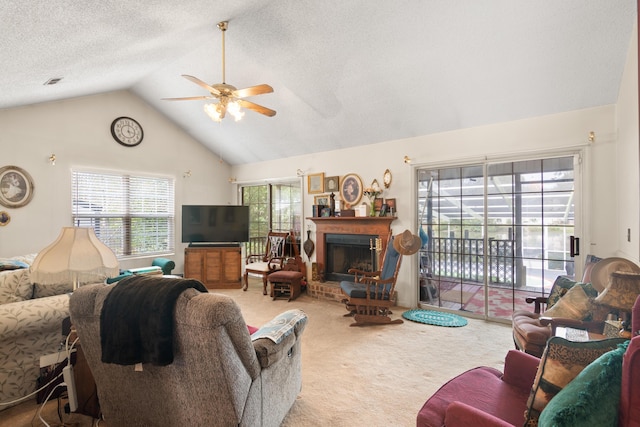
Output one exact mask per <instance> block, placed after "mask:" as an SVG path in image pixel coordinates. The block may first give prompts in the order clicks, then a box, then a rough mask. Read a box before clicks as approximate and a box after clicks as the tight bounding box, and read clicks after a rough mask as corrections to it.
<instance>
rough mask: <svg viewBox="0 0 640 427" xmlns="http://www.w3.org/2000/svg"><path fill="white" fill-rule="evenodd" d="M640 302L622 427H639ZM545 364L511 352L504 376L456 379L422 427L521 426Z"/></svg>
mask: <svg viewBox="0 0 640 427" xmlns="http://www.w3.org/2000/svg"><path fill="white" fill-rule="evenodd" d="M639 332H640V296H638V297H637V299H636V302H635V304H634V306H633V314H632V333H633V337H632V339H631V343H630V344H629V347H628V349H627V351H626V352H625V354H624V358H623V362H622V387H621V392H620V406H619V410H618V414H619V424H618V425H619V426H621V427H632V426H633V427H640V334H639ZM539 361H540V359H538V358H537V357H535V356H532V355H530V354H527V353H524V352H521V351H518V350H510V351H509V352H508V353H507V357H506V359H505V364H504V373H502V372H500V371H499V370H497V369H494V368H489V367H479V368H474V369H471V370H469V371H467V372H464V373H462V374H460V375H458V376H457V377H455V378H453V379H452V380H450V381H449V382H447V383H446V384H445V385H443V386H442V387H440V389H439V390H438V391H437V392H436V393H435V394H434V395H433V396H431V397H430V398H429V400H427V401H426V403H425V404H424V406H423V407H422V409H420V412H418V416H417V423H416V425H417V426H418V427H441V426H449V427H456V426H460V427H463V426H464V427H467V426H474V427H475V426H480V427H484V426H521V425H522V424H523V423H524V413H525V409H526V407H527V399H528V397H529V393H530V391H531V386H532V385H533V381H534V379H535V375H536V370H537V367H538V363H539Z"/></svg>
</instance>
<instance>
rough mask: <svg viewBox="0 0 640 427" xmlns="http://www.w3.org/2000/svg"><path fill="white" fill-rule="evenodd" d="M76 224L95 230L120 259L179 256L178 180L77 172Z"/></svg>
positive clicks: (74, 175)
mask: <svg viewBox="0 0 640 427" xmlns="http://www.w3.org/2000/svg"><path fill="white" fill-rule="evenodd" d="M153 190H155V192H154V191H153ZM79 200H80V201H81V202H79ZM71 220H72V223H73V225H74V226H91V227H93V228H94V231H95V233H96V236H97V237H98V238H99V239H100V240H101V241H102V242H103V243H105V244H106V245H107V246H109V247H110V248H111V250H113V251H114V253H115V254H116V256H117V258H118V259H120V260H122V259H131V258H142V257H151V256H158V255H171V254H174V252H175V178H174V177H170V176H161V175H151V174H149V175H145V174H141V173H135V172H123V171H105V170H91V169H80V168H78V169H72V170H71Z"/></svg>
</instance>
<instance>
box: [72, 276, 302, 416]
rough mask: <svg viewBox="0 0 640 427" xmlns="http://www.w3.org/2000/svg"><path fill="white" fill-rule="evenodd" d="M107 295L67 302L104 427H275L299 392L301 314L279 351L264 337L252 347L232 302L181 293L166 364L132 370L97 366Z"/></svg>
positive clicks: (89, 290)
mask: <svg viewBox="0 0 640 427" xmlns="http://www.w3.org/2000/svg"><path fill="white" fill-rule="evenodd" d="M125 280H127V279H125ZM155 280H164V281H167V280H173V281H180V280H182V279H169V278H157V279H155ZM113 288H114V286H108V285H103V284H96V285H89V286H83V287H81V288H79V289H78V290H77V291H75V292H74V293H73V295H72V297H71V300H70V312H71V320H72V322H73V325H74V327H75V329H76V330H77V333H78V336H79V339H80V345H81V346H82V350H83V352H84V354H85V355H86V358H87V362H88V364H89V367H90V368H91V371H92V373H93V376H94V378H95V381H96V385H97V390H98V397H99V401H100V408H101V410H102V413H103V415H104V418H105V420H106V422H107V423H108V424H109V425H114V426H120V425H127V426H178V425H189V426H232V425H233V426H278V425H280V424H281V422H282V420H283V419H284V418H285V416H286V415H287V413H288V411H289V409H290V408H291V406H292V405H293V403H294V402H295V400H296V397H297V395H298V393H299V392H300V389H301V384H302V380H301V341H300V338H301V334H302V332H303V330H304V328H305V324H306V316H305V315H304V313H303V312H302V311H300V310H295V311H294V310H292V311H290V312H291V313H293V314H295V319H294V320H295V322H289V324H288V325H285V326H288V327H289V329H288V330H285V329H281V330H280V332H281V336H280V339H281V341H279V342H278V343H275V342H274V341H272V340H271V339H270V338H268V337H263V338H259V339H255V340H254V341H253V342H252V338H251V337H250V335H249V332H248V329H247V325H246V323H245V321H244V319H243V318H242V314H241V312H240V308H239V307H238V305H237V304H236V303H235V302H234V301H233V299H231V298H230V297H228V296H225V295H220V294H215V293H201V292H198V291H197V290H195V289H186V290H185V291H183V292H182V293H181V294H180V295H179V296H178V298H177V301H176V303H175V309H174V331H173V362H172V363H171V364H168V365H166V366H156V365H153V364H143V365H142V368H141V369H140V370H138V369H135V368H134V365H119V364H114V363H103V362H102V361H101V355H102V345H101V335H100V324H101V322H100V316H101V311H102V307H103V305H104V302H105V299H106V298H107V296H108V295H109V293H110V292H111V291H112V289H113ZM290 312H287V313H290ZM281 316H282V315H281ZM281 316H279V317H281ZM276 319H278V318H276ZM289 319H291V317H289ZM275 323H280V324H281V325H282V324H284V323H286V322H285V321H283V319H278V321H276V322H275ZM272 328H273V326H272ZM256 334H260V330H258V332H256ZM254 336H256V335H254Z"/></svg>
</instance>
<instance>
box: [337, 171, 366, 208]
mask: <svg viewBox="0 0 640 427" xmlns="http://www.w3.org/2000/svg"><path fill="white" fill-rule="evenodd" d="M362 191H363V189H362V180H361V179H360V177H359V176H358V175H356V174H355V173H349V174H347V175H345V176H343V177H342V181H341V182H340V196H341V197H342V201H343V202H344V203H345V204H348V205H349V206H350V207H353V206H355V205H357V204H358V202H359V201H360V199H361V198H362Z"/></svg>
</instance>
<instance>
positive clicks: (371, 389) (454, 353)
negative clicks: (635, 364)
mask: <svg viewBox="0 0 640 427" xmlns="http://www.w3.org/2000/svg"><path fill="white" fill-rule="evenodd" d="M250 280H251V281H250V286H249V291H247V292H243V291H242V290H216V291H215V292H220V293H223V294H227V295H230V296H232V297H233V298H234V299H235V300H236V301H237V303H238V304H239V305H240V307H241V309H242V313H243V316H244V317H245V320H246V321H247V323H248V324H251V325H255V326H260V325H262V324H264V323H266V322H268V321H269V320H271V319H272V318H273V317H274V316H276V315H277V314H279V313H281V312H283V311H285V310H288V309H290V308H300V309H302V310H304V311H305V312H306V313H307V315H308V316H309V321H308V325H307V328H306V330H305V332H304V334H303V336H302V392H301V393H300V395H299V397H298V399H297V401H296V402H295V404H294V405H293V407H292V408H291V411H290V412H289V414H288V415H287V417H286V418H285V420H284V422H283V424H282V425H283V426H284V427H299V426H328V425H331V426H339V427H340V426H345V427H346V426H353V425H367V426H399V427H402V426H407V427H410V426H415V420H416V415H417V413H418V411H419V410H420V408H421V407H422V405H423V404H424V402H425V401H426V400H427V399H428V398H429V396H431V394H433V393H434V392H435V391H436V390H437V389H438V388H439V387H440V386H441V385H442V384H444V383H445V382H447V381H448V380H449V379H451V378H452V377H454V376H456V375H458V374H460V373H462V372H464V371H465V370H467V369H470V368H473V367H476V366H480V365H485V366H492V367H495V368H498V369H500V370H502V367H503V366H504V357H505V355H506V353H507V351H508V350H509V349H511V348H513V341H512V339H511V327H510V325H505V324H501V323H491V322H486V321H483V320H479V319H468V321H469V323H468V325H467V326H465V327H463V328H442V327H438V326H431V325H424V324H421V323H415V322H409V321H405V322H404V323H403V324H400V325H376V326H367V327H360V328H351V327H349V324H350V323H351V322H353V319H352V318H349V317H343V314H345V313H346V310H345V308H344V306H343V305H342V304H339V303H336V302H331V301H326V300H320V299H316V298H313V297H311V296H309V295H307V294H306V293H303V294H302V295H301V296H300V297H298V298H297V299H296V300H294V301H291V302H287V301H286V300H276V301H273V300H272V299H271V298H270V297H268V296H263V295H262V285H261V284H260V283H259V281H258V280H253V279H250ZM405 310H407V308H402V307H398V308H397V309H396V310H394V313H393V315H392V318H394V319H395V318H401V314H402V313H403V312H404V311H405ZM461 314H462V313H461ZM363 402H367V404H365V405H363V404H362V403H363ZM56 408H57V403H56V402H50V403H49V404H48V405H47V406H46V408H45V410H44V411H43V413H44V418H45V419H46V420H47V422H48V423H49V424H50V425H52V426H54V425H60V423H59V422H58V416H57V414H56ZM36 410H37V405H36V404H35V401H28V402H26V403H23V404H21V405H19V406H17V407H14V408H10V409H8V410H5V411H1V412H0V425H2V426H5V425H7V426H14V427H27V426H31V425H42V424H41V423H40V422H34V423H33V424H32V423H31V421H32V418H33V416H34V414H35V411H36ZM72 415H73V417H70V416H66V417H65V421H66V422H67V424H66V425H77V426H82V427H84V426H91V420H90V419H88V418H87V417H83V416H80V415H77V414H72ZM100 426H101V427H115V426H110V425H109V422H108V420H106V421H104V422H100ZM163 427H164V426H163Z"/></svg>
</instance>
